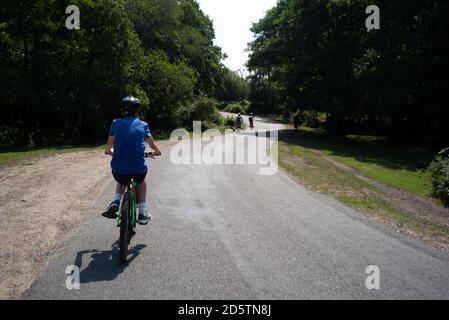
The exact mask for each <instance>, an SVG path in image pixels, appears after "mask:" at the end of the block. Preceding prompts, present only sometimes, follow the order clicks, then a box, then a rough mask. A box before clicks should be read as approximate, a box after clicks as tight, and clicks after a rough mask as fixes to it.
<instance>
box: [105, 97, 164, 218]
mask: <svg viewBox="0 0 449 320" xmlns="http://www.w3.org/2000/svg"><path fill="white" fill-rule="evenodd" d="M140 107H141V103H140V101H139V100H138V99H137V98H134V97H126V98H124V99H123V100H122V104H121V113H122V116H123V118H122V119H117V120H114V121H113V122H112V126H111V130H110V132H109V140H108V142H107V146H106V151H105V153H106V154H108V155H111V156H112V161H111V168H112V175H113V176H114V179H115V180H116V181H117V187H116V193H115V196H114V198H113V200H112V202H111V204H110V205H109V207H108V208H107V209H106V210H105V212H103V214H102V216H103V217H105V218H108V219H116V218H117V212H118V211H119V207H120V201H121V199H122V196H123V194H124V193H125V189H126V186H127V185H128V184H129V181H130V180H131V178H134V179H135V181H136V183H137V185H138V196H139V198H138V203H139V218H138V221H137V222H138V223H139V224H141V225H146V224H148V222H149V221H151V219H152V218H153V217H152V215H151V214H150V213H149V212H148V210H147V207H146V194H147V183H146V181H145V178H146V175H147V172H148V168H147V162H146V161H145V141H147V142H148V145H149V146H150V148H151V149H152V150H153V151H154V155H160V154H161V152H160V151H159V148H158V147H157V145H156V143H155V142H154V140H153V138H152V136H151V133H150V129H149V127H148V124H147V123H146V122H143V121H141V120H140V119H138V118H137V115H138V113H139V110H140Z"/></svg>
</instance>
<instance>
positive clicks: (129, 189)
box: [117, 179, 137, 227]
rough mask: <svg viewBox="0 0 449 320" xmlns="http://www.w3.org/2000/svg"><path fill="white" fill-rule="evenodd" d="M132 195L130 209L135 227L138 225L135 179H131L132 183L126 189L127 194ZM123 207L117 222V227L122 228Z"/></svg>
mask: <svg viewBox="0 0 449 320" xmlns="http://www.w3.org/2000/svg"><path fill="white" fill-rule="evenodd" d="M127 192H129V193H130V197H129V198H130V208H131V221H130V222H131V225H132V226H133V227H134V226H135V225H136V216H137V214H136V213H137V212H136V205H137V183H136V182H135V181H134V179H131V182H130V184H129V186H128V187H127V188H126V191H125V193H127ZM122 207H123V206H122V205H120V209H119V214H118V220H117V227H120V223H121V221H122V220H121V218H122V214H123V210H122Z"/></svg>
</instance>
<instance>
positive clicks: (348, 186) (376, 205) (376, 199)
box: [279, 137, 449, 251]
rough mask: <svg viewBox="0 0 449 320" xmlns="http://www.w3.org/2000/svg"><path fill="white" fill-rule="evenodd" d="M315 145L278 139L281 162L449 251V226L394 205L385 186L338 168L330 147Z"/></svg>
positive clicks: (304, 179)
mask: <svg viewBox="0 0 449 320" xmlns="http://www.w3.org/2000/svg"><path fill="white" fill-rule="evenodd" d="M311 149H312V150H311ZM316 149H317V148H316V145H313V147H312V146H310V145H309V144H306V143H304V140H303V139H294V140H291V139H285V137H284V139H282V141H281V142H280V143H279V166H280V167H281V168H283V169H284V170H285V171H287V172H288V173H289V174H290V175H292V176H293V177H294V178H296V179H297V180H298V181H299V182H300V183H301V184H303V185H304V186H306V187H307V188H308V189H310V190H312V191H315V192H318V193H321V194H324V195H327V196H330V197H332V198H334V199H336V200H338V201H340V202H341V203H343V204H345V205H347V206H349V207H351V208H354V209H356V210H357V211H359V212H362V213H364V214H366V215H367V216H369V217H371V218H373V219H375V220H377V221H379V222H381V223H383V224H385V225H387V226H389V227H392V228H394V229H396V230H398V231H401V232H402V233H405V234H408V235H410V236H412V237H414V238H417V239H420V240H422V241H424V242H426V243H428V244H430V245H432V246H434V247H436V248H439V249H444V250H446V251H449V227H447V226H444V225H440V224H436V223H433V222H430V221H428V220H425V219H421V218H418V217H414V216H411V215H409V214H407V213H405V212H402V211H400V210H399V209H397V208H394V207H393V206H392V205H391V204H390V203H388V201H386V200H385V196H386V195H385V194H384V193H383V191H382V190H379V189H378V188H376V187H375V186H373V185H371V184H369V183H367V182H365V181H363V180H362V179H360V178H358V177H356V176H355V175H353V174H352V173H350V172H348V171H346V170H343V169H341V168H338V167H337V166H335V165H334V164H333V163H332V162H331V161H329V160H328V159H326V155H327V154H332V152H331V151H332V150H331V149H330V148H329V147H326V146H325V145H324V144H322V148H321V149H322V150H325V151H326V150H327V151H329V152H323V153H316V152H314V150H316ZM353 151H354V150H353ZM334 156H335V155H334ZM335 159H338V158H337V157H336V158H335ZM340 161H342V160H341V159H340ZM354 161H356V160H354ZM342 162H343V161H342ZM344 162H346V163H349V161H344ZM355 167H356V166H355ZM385 170H386V171H388V170H390V169H389V168H385ZM396 174H399V173H396ZM404 181H405V180H404Z"/></svg>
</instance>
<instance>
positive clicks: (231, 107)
mask: <svg viewBox="0 0 449 320" xmlns="http://www.w3.org/2000/svg"><path fill="white" fill-rule="evenodd" d="M247 109H248V103H247V101H241V102H239V103H230V104H228V105H227V107H226V108H224V110H223V111H224V112H229V113H242V114H246V112H247Z"/></svg>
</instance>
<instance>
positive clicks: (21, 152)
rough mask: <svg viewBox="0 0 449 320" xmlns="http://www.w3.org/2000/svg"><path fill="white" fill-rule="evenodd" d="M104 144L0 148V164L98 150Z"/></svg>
mask: <svg viewBox="0 0 449 320" xmlns="http://www.w3.org/2000/svg"><path fill="white" fill-rule="evenodd" d="M102 148H104V144H95V145H82V146H69V145H67V146H51V147H17V148H12V147H8V148H0V166H4V165H9V164H13V163H15V162H17V161H20V160H24V159H27V158H31V157H36V156H47V155H53V154H57V153H62V152H77V151H88V150H97V149H98V150H100V149H102Z"/></svg>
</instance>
